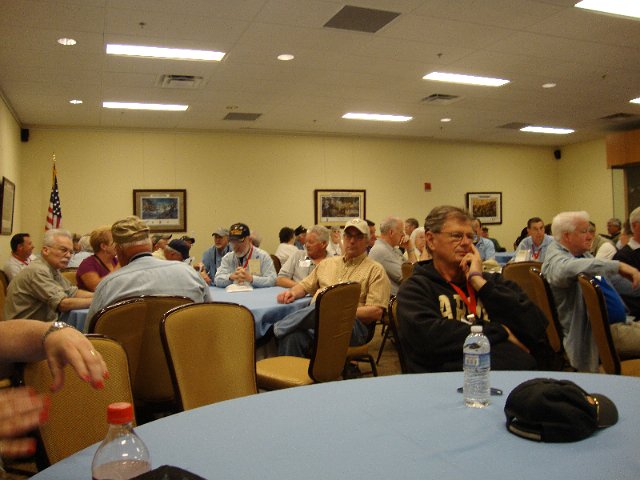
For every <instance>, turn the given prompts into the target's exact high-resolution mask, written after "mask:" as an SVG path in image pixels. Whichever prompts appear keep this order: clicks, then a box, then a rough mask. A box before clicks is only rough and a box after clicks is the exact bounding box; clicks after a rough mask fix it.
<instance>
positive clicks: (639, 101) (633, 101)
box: [629, 97, 640, 103]
mask: <svg viewBox="0 0 640 480" xmlns="http://www.w3.org/2000/svg"><path fill="white" fill-rule="evenodd" d="M629 102H630V103H640V97H638V98H634V99H633V100H629Z"/></svg>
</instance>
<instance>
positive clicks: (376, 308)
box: [274, 218, 391, 357]
mask: <svg viewBox="0 0 640 480" xmlns="http://www.w3.org/2000/svg"><path fill="white" fill-rule="evenodd" d="M342 244H343V252H344V254H343V255H342V256H334V257H330V258H327V259H325V260H323V261H322V262H320V263H319V264H318V266H317V267H316V268H315V269H314V270H313V271H312V272H311V274H309V276H308V277H306V278H305V279H304V280H302V281H301V282H299V283H297V284H296V285H294V286H293V287H291V288H290V289H289V290H285V291H284V292H282V293H281V294H280V295H278V302H280V303H291V302H293V301H294V300H296V299H298V298H302V297H304V296H305V295H307V294H309V295H315V294H316V293H317V292H318V291H320V290H322V289H323V288H325V287H328V286H330V285H335V284H336V283H340V282H346V281H354V282H358V283H360V300H359V302H358V309H357V310H356V321H355V323H354V325H353V331H352V333H351V341H350V344H351V345H362V344H364V343H365V342H366V340H367V337H368V335H369V329H370V328H374V326H375V322H376V321H378V320H380V319H381V318H382V314H383V313H384V311H385V309H386V308H387V304H388V303H389V295H390V288H391V287H390V282H389V277H387V274H386V272H385V271H384V268H383V267H382V265H380V264H379V263H378V262H376V261H374V260H371V259H370V258H369V257H368V256H367V246H368V244H369V226H368V225H367V222H366V221H365V220H362V219H360V218H353V219H351V220H349V221H348V222H347V223H346V224H345V226H344V233H343V241H342ZM314 310H315V303H313V302H312V303H311V305H309V306H308V307H306V308H303V309H301V310H298V311H296V312H294V313H292V314H290V315H288V316H287V317H285V318H284V319H282V320H281V321H279V322H277V323H276V324H275V325H274V334H275V335H276V337H277V338H278V353H279V354H280V355H292V356H296V357H306V356H308V354H309V352H310V350H311V347H312V345H313V338H314V337H313V330H311V331H310V329H313V328H314V325H315V318H314V316H315V313H314Z"/></svg>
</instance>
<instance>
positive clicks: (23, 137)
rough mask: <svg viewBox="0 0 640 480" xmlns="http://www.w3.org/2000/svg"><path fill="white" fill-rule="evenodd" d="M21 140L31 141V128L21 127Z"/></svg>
mask: <svg viewBox="0 0 640 480" xmlns="http://www.w3.org/2000/svg"><path fill="white" fill-rule="evenodd" d="M20 140H21V141H23V142H28V141H29V129H28V128H21V129H20Z"/></svg>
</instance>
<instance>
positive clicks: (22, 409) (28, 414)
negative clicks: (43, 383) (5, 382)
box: [0, 387, 51, 457]
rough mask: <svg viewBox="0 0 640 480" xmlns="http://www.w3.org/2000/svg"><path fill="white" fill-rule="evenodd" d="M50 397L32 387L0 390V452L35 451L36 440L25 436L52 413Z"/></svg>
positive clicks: (26, 453) (7, 454) (24, 453)
mask: <svg viewBox="0 0 640 480" xmlns="http://www.w3.org/2000/svg"><path fill="white" fill-rule="evenodd" d="M50 406H51V399H50V398H49V397H46V396H41V395H38V394H37V393H36V391H35V390H34V389H32V388H29V387H22V388H9V389H6V390H2V391H0V455H1V456H3V457H24V456H29V455H33V454H34V453H35V452H36V440H35V439H34V438H27V437H23V435H25V434H27V433H28V432H30V431H31V430H33V429H35V428H36V427H37V426H38V425H40V424H41V423H44V422H46V421H47V418H48V417H49V407H50Z"/></svg>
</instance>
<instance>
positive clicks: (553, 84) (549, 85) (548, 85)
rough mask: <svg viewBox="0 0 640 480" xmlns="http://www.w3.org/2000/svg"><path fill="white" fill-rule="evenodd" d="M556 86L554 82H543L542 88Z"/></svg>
mask: <svg viewBox="0 0 640 480" xmlns="http://www.w3.org/2000/svg"><path fill="white" fill-rule="evenodd" d="M555 86H556V84H555V83H543V84H542V88H554V87H555Z"/></svg>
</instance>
